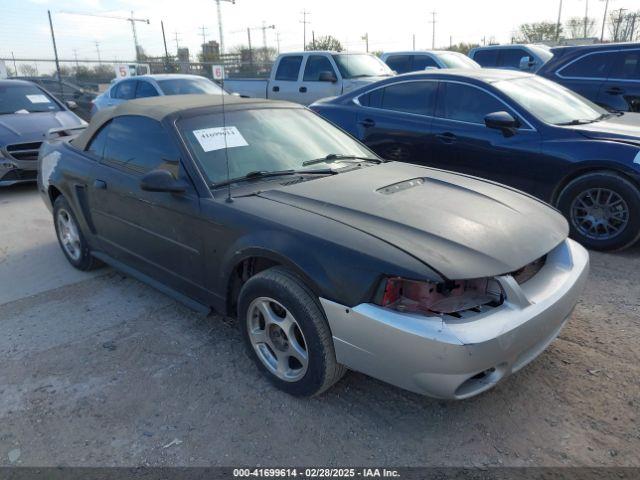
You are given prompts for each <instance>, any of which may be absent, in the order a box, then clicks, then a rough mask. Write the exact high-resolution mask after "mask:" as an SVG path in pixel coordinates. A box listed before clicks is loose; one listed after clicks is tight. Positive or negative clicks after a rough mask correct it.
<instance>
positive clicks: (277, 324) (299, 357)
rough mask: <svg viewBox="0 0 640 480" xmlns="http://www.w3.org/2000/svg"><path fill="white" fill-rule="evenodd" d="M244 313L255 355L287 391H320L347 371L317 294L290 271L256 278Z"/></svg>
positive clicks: (244, 296)
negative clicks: (338, 354) (341, 362)
mask: <svg viewBox="0 0 640 480" xmlns="http://www.w3.org/2000/svg"><path fill="white" fill-rule="evenodd" d="M238 317H239V321H240V322H239V323H240V325H241V328H242V332H243V336H244V339H245V344H246V347H247V350H248V352H249V354H250V356H251V357H252V358H253V359H254V361H255V363H256V364H257V365H258V368H259V369H260V370H261V371H262V372H264V373H265V374H266V376H267V377H268V378H269V380H270V381H271V382H272V383H273V384H274V385H275V386H277V387H278V388H280V389H281V390H284V391H285V392H287V393H290V394H292V395H296V396H312V395H317V394H319V393H322V392H323V391H325V390H326V389H328V388H329V387H331V386H332V385H333V384H334V383H336V382H337V381H338V380H340V378H341V377H342V376H343V375H344V373H345V371H346V369H345V367H344V366H342V365H340V364H339V363H338V362H337V361H336V357H335V351H334V347H333V338H332V336H331V331H330V329H329V325H328V324H327V320H326V318H325V316H324V313H323V312H322V309H321V307H320V305H319V304H318V301H317V299H316V298H315V297H314V295H313V293H312V292H311V291H310V289H308V288H307V287H306V286H305V285H304V284H303V283H302V282H301V281H300V280H299V279H298V278H297V277H296V276H295V275H293V274H292V273H291V272H289V271H288V270H286V269H284V268H281V267H274V268H270V269H268V270H265V271H263V272H260V273H258V274H257V275H255V276H253V277H251V278H250V279H249V280H248V281H247V283H245V284H244V285H243V287H242V290H241V291H240V296H239V299H238Z"/></svg>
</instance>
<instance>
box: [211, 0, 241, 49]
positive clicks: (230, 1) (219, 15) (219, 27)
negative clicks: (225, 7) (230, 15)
mask: <svg viewBox="0 0 640 480" xmlns="http://www.w3.org/2000/svg"><path fill="white" fill-rule="evenodd" d="M215 1H216V7H217V8H218V34H219V35H220V55H222V54H223V53H224V33H223V31H222V30H223V29H222V7H220V3H221V2H229V3H230V4H232V5H235V3H236V0H215Z"/></svg>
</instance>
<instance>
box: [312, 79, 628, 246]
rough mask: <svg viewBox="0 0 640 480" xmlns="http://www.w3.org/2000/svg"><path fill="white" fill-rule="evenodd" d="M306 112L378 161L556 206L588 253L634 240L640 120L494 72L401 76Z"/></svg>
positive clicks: (551, 86)
mask: <svg viewBox="0 0 640 480" xmlns="http://www.w3.org/2000/svg"><path fill="white" fill-rule="evenodd" d="M311 108H312V109H313V110H314V111H316V112H317V113H319V114H320V115H322V116H323V117H325V118H326V119H328V120H330V121H331V122H333V123H334V124H336V125H338V126H340V127H342V128H343V129H344V130H346V131H347V132H349V133H350V134H351V135H353V136H354V137H356V138H358V139H360V140H361V141H363V142H364V143H365V144H366V145H368V146H369V147H370V148H371V149H372V150H374V151H375V152H376V153H378V154H379V155H380V156H382V157H384V158H387V159H390V160H398V161H404V162H410V163H417V164H422V165H429V166H433V167H438V168H442V169H446V170H453V171H457V172H462V173H466V174H469V175H474V176H478V177H483V178H488V179H491V180H494V181H496V182H500V183H503V184H506V185H510V186H513V187H515V188H517V189H520V190H523V191H525V192H528V193H530V194H532V195H534V196H536V197H538V198H540V199H542V200H544V201H546V202H549V203H551V204H552V205H555V206H556V207H558V209H559V210H561V211H562V213H563V214H564V215H565V216H566V218H567V219H568V220H569V223H570V227H571V234H572V236H573V237H574V238H575V239H577V240H578V241H580V242H582V243H583V244H584V245H585V246H587V247H589V248H593V249H597V250H613V249H622V248H625V247H627V246H630V245H631V244H633V243H635V242H636V241H637V240H638V238H640V190H639V187H640V114H637V113H626V112H625V113H623V112H616V113H611V112H608V111H606V110H604V109H602V108H600V107H599V106H597V105H595V104H594V103H592V102H590V101H589V100H586V99H585V98H583V97H581V96H580V95H578V94H576V93H574V92H572V91H570V90H568V89H566V88H564V87H562V86H560V85H558V84H556V83H554V82H551V81H549V80H546V79H544V78H541V77H538V76H535V75H531V74H528V73H521V72H512V71H506V70H490V69H482V70H464V71H463V70H446V71H444V70H443V71H430V72H427V73H413V74H406V75H400V76H397V77H393V78H390V79H388V80H384V81H381V82H378V83H375V84H372V85H369V86H367V87H364V88H361V89H359V90H356V91H354V92H351V93H349V94H347V95H343V96H341V97H337V98H333V99H327V100H324V101H320V102H317V103H315V104H313V105H311Z"/></svg>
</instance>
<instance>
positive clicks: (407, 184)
mask: <svg viewBox="0 0 640 480" xmlns="http://www.w3.org/2000/svg"><path fill="white" fill-rule="evenodd" d="M422 184H424V178H412V179H411V180H404V181H402V182H398V183H394V184H393V185H387V186H386V187H382V188H379V189H378V190H376V192H378V193H381V194H383V195H392V194H394V193H398V192H402V191H404V190H408V189H409V188H413V187H418V186H420V185H422Z"/></svg>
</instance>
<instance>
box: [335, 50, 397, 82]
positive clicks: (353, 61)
mask: <svg viewBox="0 0 640 480" xmlns="http://www.w3.org/2000/svg"><path fill="white" fill-rule="evenodd" d="M333 59H334V60H335V62H336V64H337V65H338V69H339V70H340V74H341V75H342V78H360V77H379V76H390V75H393V72H392V71H391V69H390V68H389V67H388V66H387V64H386V63H384V62H383V61H382V60H380V59H379V58H378V57H376V56H374V55H369V54H363V53H358V54H354V53H339V54H337V55H333Z"/></svg>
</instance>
